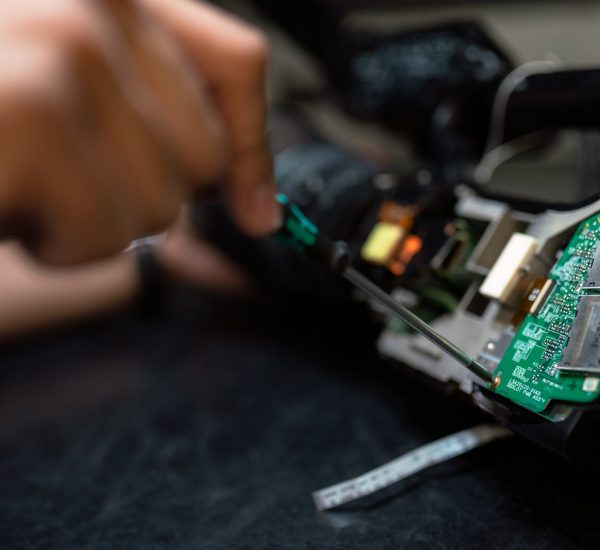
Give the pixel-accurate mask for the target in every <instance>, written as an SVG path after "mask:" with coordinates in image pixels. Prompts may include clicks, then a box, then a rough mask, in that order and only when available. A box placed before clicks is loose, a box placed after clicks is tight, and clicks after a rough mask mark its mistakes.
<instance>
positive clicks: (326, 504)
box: [313, 424, 512, 512]
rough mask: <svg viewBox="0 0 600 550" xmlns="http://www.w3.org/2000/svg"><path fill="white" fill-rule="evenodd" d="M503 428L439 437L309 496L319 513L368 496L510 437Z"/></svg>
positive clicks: (483, 427)
mask: <svg viewBox="0 0 600 550" xmlns="http://www.w3.org/2000/svg"><path fill="white" fill-rule="evenodd" d="M511 435H512V432H511V431H510V430H508V429H507V428H503V427H502V426H498V425H496V424H482V425H481V426H476V427H474V428H470V429H468V430H463V431H461V432H457V433H455V434H452V435H449V436H446V437H443V438H442V439H438V440H437V441H433V442H431V443H428V444H427V445H423V446H422V447H418V448H417V449H413V450H412V451H409V452H408V453H406V454H404V455H402V456H400V457H398V458H396V459H395V460H392V461H391V462H388V463H387V464H384V465H383V466H380V467H379V468H375V469H374V470H371V471H369V472H367V473H365V474H363V475H361V476H358V477H355V478H353V479H349V480H347V481H342V482H341V483H336V484H335V485H331V486H330V487H326V488H324V489H320V490H318V491H315V492H314V493H313V500H314V502H315V506H316V507H317V510H318V511H320V512H323V511H325V510H330V509H332V508H336V507H337V506H341V505H342V504H347V503H348V502H353V501H355V500H358V499H360V498H363V497H365V496H367V495H371V494H373V493H376V492H377V491H380V490H381V489H384V488H386V487H389V486H390V485H393V484H394V483H397V482H398V481H401V480H403V479H406V478H408V477H410V476H412V475H414V474H416V473H417V472H420V471H421V470H425V469H426V468H429V467H430V466H435V465H436V464H440V463H442V462H445V461H446V460H450V459H451V458H454V457H457V456H460V455H462V454H465V453H467V452H468V451H471V450H473V449H476V448H477V447H481V446H482V445H485V444H486V443H491V442H492V441H495V440H497V439H502V438H505V437H508V436H511Z"/></svg>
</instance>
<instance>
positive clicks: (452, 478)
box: [0, 292, 600, 550]
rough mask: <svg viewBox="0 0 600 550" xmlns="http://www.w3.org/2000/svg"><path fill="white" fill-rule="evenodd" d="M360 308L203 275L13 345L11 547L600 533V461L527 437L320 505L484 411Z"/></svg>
mask: <svg viewBox="0 0 600 550" xmlns="http://www.w3.org/2000/svg"><path fill="white" fill-rule="evenodd" d="M315 319H316V320H315ZM353 319H354V318H353V316H352V315H351V314H348V313H347V312H344V313H343V315H342V316H341V317H340V318H337V320H336V319H335V318H332V317H331V316H330V314H329V313H327V312H322V311H318V310H310V309H309V307H308V306H305V307H304V308H303V309H298V308H296V309H294V310H290V309H288V310H287V313H283V312H282V311H281V310H279V311H276V310H274V309H269V308H267V307H256V305H253V304H248V303H247V304H239V303H238V304H237V305H232V303H230V302H228V301H223V300H208V299H207V298H206V297H204V296H202V295H195V294H190V293H187V292H186V293H184V294H180V295H179V299H178V300H177V301H176V304H175V305H174V306H173V307H171V308H169V310H168V311H167V312H166V313H165V314H164V315H161V316H159V317H157V318H156V319H154V320H152V321H148V320H146V321H142V320H139V319H137V318H136V317H135V316H131V315H126V314H123V315H120V316H117V317H114V318H110V319H105V320H103V321H99V322H96V323H93V324H90V325H87V326H84V327H80V328H77V329H73V330H68V331H64V332H61V333H55V334H52V335H47V336H44V337H39V338H37V339H35V340H32V341H28V342H26V343H22V344H19V345H14V346H12V347H11V348H10V349H8V348H5V349H4V350H3V352H2V355H1V357H2V359H1V372H0V381H1V384H0V392H1V393H0V396H1V400H0V413H1V414H0V548H2V549H17V548H32V549H36V548H44V549H46V550H48V549H54V548H60V549H69V548H88V549H120V548H124V549H131V550H135V549H142V548H143V549H155V548H156V549H157V548H169V549H238V548H239V549H242V548H243V549H262V548H264V549H266V548H273V549H275V548H281V549H296V548H298V549H302V548H306V549H314V548H327V549H353V548H382V549H383V548H398V549H399V548H409V549H413V548H414V549H421V548H422V549H430V548H439V549H457V548H460V549H475V548H485V549H486V550H492V549H524V548H536V549H549V548H552V549H554V548H561V549H574V548H598V541H600V525H599V522H598V520H597V518H598V517H600V503H599V497H598V496H597V495H598V494H599V493H598V489H599V487H598V485H597V484H595V481H594V480H593V478H594V477H596V472H589V471H587V472H581V473H578V472H577V471H575V470H574V469H572V468H570V467H569V466H567V465H565V464H563V463H562V462H560V461H558V460H556V459H554V458H553V457H552V456H549V455H548V454H546V453H544V452H542V451H541V450H539V449H537V448H535V447H533V446H531V445H529V444H528V443H526V442H524V441H519V440H516V439H515V440H512V441H504V442H497V443H495V444H493V445H491V446H489V447H488V448H485V449H481V450H477V451H475V452H473V453H471V454H470V455H467V456H464V457H461V458H459V459H457V460H455V461H453V462H451V463H448V464H445V465H441V466H439V467H436V468H434V469H432V470H429V471H428V472H426V473H423V474H421V475H420V476H419V477H418V478H417V479H416V480H414V481H412V482H411V483H408V484H405V485H401V486H399V487H396V488H395V489H394V491H392V492H391V493H389V494H387V495H385V499H383V500H381V501H379V500H376V501H373V502H368V503H367V504H365V505H362V506H358V507H354V508H351V509H349V510H346V511H344V512H337V513H330V514H325V515H323V516H318V515H317V514H316V513H315V512H314V509H313V505H312V502H311V498H310V492H311V490H313V489H315V488H319V487H322V486H324V485H327V484H330V483H333V482H336V481H339V480H341V479H343V478H346V477H349V476H353V475H356V474H358V473H361V472H362V471H364V470H366V469H368V468H371V467H373V466H376V465H379V464H380V463H382V462H384V461H386V460H389V459H391V458H393V457H395V456H396V455H397V454H399V453H401V452H403V451H407V450H409V449H411V448H413V447H414V446H416V445H419V444H422V443H425V442H427V441H430V440H432V439H435V438H437V437H440V436H442V435H445V434H447V433H450V432H452V431H453V430H458V429H461V428H463V427H465V426H468V425H473V424H476V423H478V422H480V421H481V420H482V417H480V416H478V415H477V414H475V413H473V412H472V410H471V409H470V408H468V407H467V406H465V405H462V404H459V403H457V402H455V401H454V400H452V399H449V398H447V397H444V396H442V395H441V394H438V393H436V392H433V391H431V390H429V389H426V388H423V387H420V386H419V385H416V384H415V382H414V381H412V380H410V379H407V378H406V377H402V376H397V375H392V374H389V373H388V372H387V371H386V370H385V369H384V368H383V367H382V365H380V364H379V362H378V360H377V359H376V357H375V356H374V355H373V353H372V352H371V351H370V349H371V348H370V345H371V343H370V336H369V331H368V330H367V329H366V328H365V327H364V326H363V325H361V324H360V323H359V322H355V321H354V320H353ZM326 329H327V330H326ZM341 329H343V330H341ZM325 334H327V336H325Z"/></svg>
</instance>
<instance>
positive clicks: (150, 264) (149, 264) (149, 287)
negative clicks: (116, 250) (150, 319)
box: [135, 244, 167, 315]
mask: <svg viewBox="0 0 600 550" xmlns="http://www.w3.org/2000/svg"><path fill="white" fill-rule="evenodd" d="M135 254H136V259H137V267H138V272H139V276H140V288H139V292H138V297H137V308H138V310H139V312H140V313H142V314H144V315H147V314H155V313H159V312H160V311H162V310H163V309H164V306H165V299H166V291H167V275H166V273H165V271H164V270H163V268H162V266H161V265H160V262H159V261H158V258H157V257H156V251H155V248H154V246H152V245H151V244H142V245H141V246H139V247H137V248H136V249H135Z"/></svg>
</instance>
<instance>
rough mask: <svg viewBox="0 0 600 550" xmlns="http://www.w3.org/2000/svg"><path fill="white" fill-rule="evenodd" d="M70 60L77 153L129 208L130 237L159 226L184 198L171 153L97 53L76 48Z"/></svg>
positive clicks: (169, 220) (170, 219) (174, 213)
mask: <svg viewBox="0 0 600 550" xmlns="http://www.w3.org/2000/svg"><path fill="white" fill-rule="evenodd" d="M74 63H75V65H76V66H75V68H74V71H75V74H76V78H77V81H78V85H79V86H80V93H79V94H78V95H79V101H77V102H74V104H73V109H72V111H73V113H72V114H73V115H74V117H75V125H74V130H75V132H76V133H77V135H78V137H79V143H80V144H81V145H82V147H81V152H82V154H83V155H85V157H86V159H87V160H88V162H89V163H90V164H91V165H92V166H93V167H94V170H95V172H96V173H97V174H98V175H99V176H100V177H101V178H102V180H103V183H104V185H105V186H107V187H110V188H112V189H109V191H110V192H112V193H113V194H115V195H120V199H121V202H122V203H123V204H124V206H125V207H126V208H128V209H129V210H130V211H131V212H132V215H131V216H130V220H131V224H132V231H133V232H134V233H135V235H136V236H138V237H139V236H141V235H142V234H148V233H152V232H156V231H160V230H163V229H165V228H166V227H167V226H169V225H170V224H171V223H172V222H173V221H174V219H175V218H176V216H177V213H178V211H179V208H180V205H181V203H182V202H183V200H184V198H185V196H186V193H185V190H184V187H183V185H182V181H181V180H180V178H179V173H178V170H177V169H176V166H175V165H174V163H173V162H172V159H171V156H170V155H168V154H167V152H166V150H165V149H166V148H165V147H164V144H163V142H162V140H161V139H159V138H158V136H157V135H156V131H155V128H154V127H153V126H152V125H151V124H150V123H148V121H147V120H145V119H144V118H143V117H141V116H140V115H139V113H138V112H137V111H136V109H135V108H133V106H132V105H131V102H130V101H129V99H128V97H127V94H126V92H125V91H124V90H123V86H122V83H121V82H120V81H119V80H118V79H117V78H116V77H115V75H114V74H113V72H112V70H111V66H110V64H109V63H108V62H107V61H106V60H105V59H104V58H103V56H98V55H94V54H90V52H80V54H79V55H77V56H76V61H74ZM134 212H139V213H140V216H141V217H140V218H139V219H135V218H134V216H133V213H134Z"/></svg>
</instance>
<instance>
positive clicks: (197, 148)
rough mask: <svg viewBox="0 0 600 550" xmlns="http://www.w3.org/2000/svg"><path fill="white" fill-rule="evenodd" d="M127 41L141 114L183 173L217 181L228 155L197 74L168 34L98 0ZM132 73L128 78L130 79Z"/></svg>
mask: <svg viewBox="0 0 600 550" xmlns="http://www.w3.org/2000/svg"><path fill="white" fill-rule="evenodd" d="M102 5H103V6H104V8H105V11H106V13H107V14H108V15H110V16H111V17H113V19H114V20H115V21H116V23H117V26H118V27H119V30H120V32H121V33H122V35H123V37H124V41H125V42H126V45H127V52H126V53H127V60H128V61H129V63H128V64H127V73H128V76H129V80H130V81H132V80H133V81H136V82H137V84H138V87H137V89H136V90H135V92H136V95H137V97H138V98H139V97H143V104H144V105H145V107H146V110H145V112H146V115H147V116H149V117H150V118H152V119H153V121H154V123H155V125H156V126H157V127H158V128H160V132H161V137H162V139H163V141H164V142H166V143H167V144H169V145H170V147H171V153H172V155H173V156H174V157H175V160H177V161H178V162H179V163H180V165H181V166H182V167H183V169H184V171H185V175H187V176H190V177H191V178H193V180H194V181H195V182H196V183H197V184H200V185H206V184H211V183H213V182H214V181H216V180H217V179H220V178H221V176H222V174H223V171H224V168H225V160H226V157H227V147H226V142H225V136H224V130H223V125H222V121H221V120H220V117H219V114H218V109H217V108H216V107H215V106H214V104H213V102H212V100H211V98H210V97H209V95H208V94H207V93H206V91H205V89H204V86H203V84H202V82H201V81H200V78H199V77H198V76H197V75H196V74H195V72H194V71H193V70H192V69H191V67H190V66H189V65H188V64H187V62H186V59H185V58H184V57H183V56H182V55H181V52H180V51H179V49H178V48H177V47H176V46H175V44H174V42H173V41H172V40H171V39H170V37H169V36H168V35H167V34H166V33H165V32H164V31H163V30H162V29H161V28H160V27H159V26H157V25H156V24H154V23H153V21H152V20H150V19H149V18H148V17H144V15H145V14H144V13H143V12H141V11H140V10H138V11H137V12H136V13H134V12H135V10H132V9H127V8H123V4H121V3H120V0H103V2H102ZM132 77H133V78H132Z"/></svg>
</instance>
